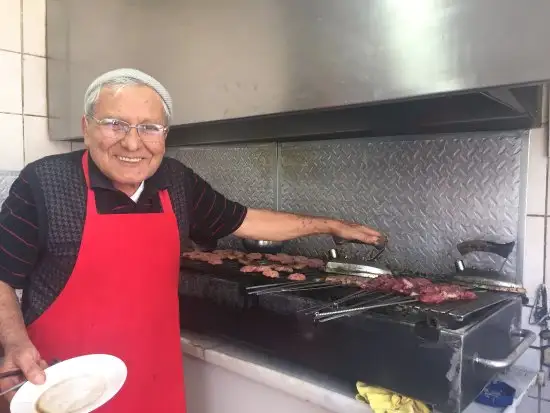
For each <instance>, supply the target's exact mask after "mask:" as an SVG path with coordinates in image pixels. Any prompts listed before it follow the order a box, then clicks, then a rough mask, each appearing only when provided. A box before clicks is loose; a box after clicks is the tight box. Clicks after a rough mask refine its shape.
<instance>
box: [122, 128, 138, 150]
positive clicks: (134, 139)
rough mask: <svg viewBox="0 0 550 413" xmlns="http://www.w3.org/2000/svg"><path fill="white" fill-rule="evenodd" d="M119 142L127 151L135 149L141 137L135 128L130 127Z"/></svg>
mask: <svg viewBox="0 0 550 413" xmlns="http://www.w3.org/2000/svg"><path fill="white" fill-rule="evenodd" d="M120 144H121V145H122V146H123V147H124V149H127V150H129V151H136V150H138V149H139V148H140V146H141V138H140V137H139V135H138V132H137V129H136V128H130V130H129V131H128V133H127V134H126V136H125V137H124V139H123V140H122V141H121V142H120Z"/></svg>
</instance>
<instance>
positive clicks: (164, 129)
mask: <svg viewBox="0 0 550 413" xmlns="http://www.w3.org/2000/svg"><path fill="white" fill-rule="evenodd" d="M87 118H89V119H92V120H93V121H94V122H95V123H97V124H98V125H99V126H108V124H106V123H103V122H105V121H116V122H119V123H120V124H121V126H125V127H124V129H123V130H122V131H123V132H124V135H122V136H121V137H120V138H115V139H116V140H117V141H121V140H123V139H124V138H126V136H128V133H130V130H131V129H135V130H136V133H137V135H138V136H139V138H140V139H141V140H143V141H144V142H145V141H147V142H150V141H148V140H147V139H144V138H143V136H141V132H140V127H141V129H143V127H145V126H155V127H158V128H159V131H161V132H162V137H163V138H166V135H167V134H168V130H169V129H170V128H169V127H168V126H164V125H160V124H158V123H137V124H134V125H132V124H131V123H128V122H126V121H124V120H121V119H117V118H103V119H97V118H96V117H95V116H88V117H87Z"/></svg>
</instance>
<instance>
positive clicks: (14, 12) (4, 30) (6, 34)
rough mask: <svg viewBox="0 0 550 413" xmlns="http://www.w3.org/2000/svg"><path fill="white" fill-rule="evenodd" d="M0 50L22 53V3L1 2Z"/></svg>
mask: <svg viewBox="0 0 550 413" xmlns="http://www.w3.org/2000/svg"><path fill="white" fill-rule="evenodd" d="M0 10H2V13H0V49H3V50H11V51H14V52H20V51H21V2H20V1H19V0H0Z"/></svg>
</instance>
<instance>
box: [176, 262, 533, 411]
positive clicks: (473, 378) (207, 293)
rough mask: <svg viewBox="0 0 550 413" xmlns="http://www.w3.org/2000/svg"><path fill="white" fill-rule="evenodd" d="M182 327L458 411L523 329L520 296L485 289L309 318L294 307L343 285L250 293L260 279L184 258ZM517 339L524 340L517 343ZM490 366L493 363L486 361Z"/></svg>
mask: <svg viewBox="0 0 550 413" xmlns="http://www.w3.org/2000/svg"><path fill="white" fill-rule="evenodd" d="M183 268H184V269H183V271H182V273H183V276H182V282H181V287H180V316H181V317H180V318H181V326H182V328H185V329H189V330H193V331H197V332H199V333H203V334H209V335H215V336H221V337H224V338H229V339H231V340H237V341H239V342H242V343H246V344H248V345H250V346H253V347H254V348H256V349H258V350H260V351H262V352H264V353H266V354H268V355H271V356H273V357H275V358H280V359H283V360H285V361H290V362H292V363H295V364H297V365H299V366H301V367H303V368H304V369H306V370H310V371H312V372H315V373H317V374H322V375H327V376H330V377H331V378H333V379H334V380H335V381H337V382H341V383H342V384H344V385H346V386H348V387H349V389H350V393H351V392H352V391H353V389H354V385H355V382H356V381H357V380H361V381H364V382H366V383H369V384H372V385H377V386H381V387H384V388H388V389H391V390H393V391H396V392H399V393H401V394H404V395H407V396H410V397H413V398H416V399H419V400H422V401H424V402H426V403H429V404H431V405H434V406H435V407H436V408H437V409H438V410H439V411H441V412H443V413H459V412H461V411H462V410H463V409H465V408H466V407H467V406H468V405H469V404H470V403H471V402H472V401H473V400H474V399H475V397H476V396H477V395H478V394H479V392H480V391H481V390H482V389H483V387H484V386H485V385H486V384H487V383H488V382H489V381H490V380H491V379H492V378H493V377H494V375H495V374H496V373H497V372H498V371H499V370H498V369H496V368H494V367H491V363H483V362H480V359H486V360H489V361H491V360H495V361H496V360H503V359H506V358H507V357H508V356H509V355H510V354H511V353H512V352H513V350H514V349H516V348H517V347H518V346H519V345H520V343H522V338H521V337H518V336H516V335H515V334H513V332H515V331H517V329H518V327H519V323H520V320H521V307H522V302H521V298H520V297H518V296H514V295H511V294H505V293H490V292H485V293H481V294H480V295H479V299H478V300H475V301H472V302H460V303H445V304H442V305H439V306H427V305H423V304H414V305H412V304H406V305H402V306H399V307H388V308H381V309H376V310H370V311H368V312H365V313H362V314H359V315H355V316H353V317H344V318H341V319H338V320H333V321H330V322H326V323H322V324H320V323H315V322H314V321H313V319H312V316H311V315H309V316H308V315H304V314H303V313H300V312H299V310H300V309H303V308H307V307H310V306H313V305H316V304H319V303H320V302H323V301H327V300H333V299H334V298H338V297H339V296H342V295H345V294H346V293H349V291H350V289H347V288H346V287H340V288H337V289H332V290H317V291H305V292H299V293H280V294H269V295H262V296H258V297H256V296H249V295H247V294H246V291H245V288H246V287H247V286H250V285H254V284H261V283H266V282H267V281H266V279H265V278H263V277H257V276H251V275H245V274H242V273H239V272H238V267H237V266H233V265H231V264H228V265H225V264H224V265H222V266H210V265H207V264H203V263H197V262H188V261H185V262H184V263H183ZM522 344H525V343H522ZM495 366H498V363H497V364H495Z"/></svg>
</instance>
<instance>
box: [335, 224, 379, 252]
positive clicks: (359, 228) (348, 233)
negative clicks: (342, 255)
mask: <svg viewBox="0 0 550 413" xmlns="http://www.w3.org/2000/svg"><path fill="white" fill-rule="evenodd" d="M332 235H336V236H337V237H340V238H344V239H346V240H350V241H361V242H364V243H365V244H369V245H376V246H378V245H383V244H384V243H385V239H386V238H385V236H384V235H383V234H382V233H380V232H378V231H376V230H375V229H372V228H370V227H367V226H366V225H360V224H355V223H353V222H346V221H336V223H335V224H334V225H332Z"/></svg>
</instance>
